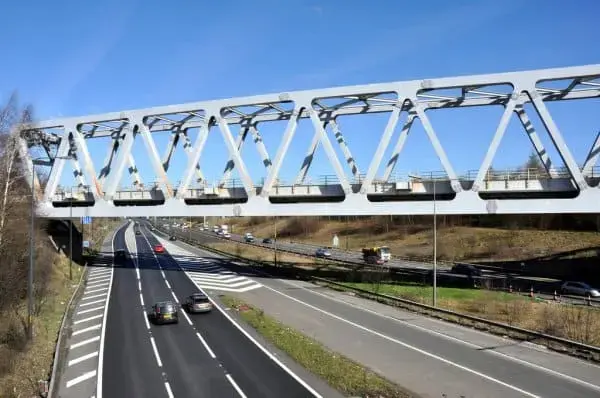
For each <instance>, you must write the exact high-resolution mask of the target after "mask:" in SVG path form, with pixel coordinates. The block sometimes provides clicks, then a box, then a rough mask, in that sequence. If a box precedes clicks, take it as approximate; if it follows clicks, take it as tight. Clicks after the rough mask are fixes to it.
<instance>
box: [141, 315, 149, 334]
mask: <svg viewBox="0 0 600 398" xmlns="http://www.w3.org/2000/svg"><path fill="white" fill-rule="evenodd" d="M142 314H144V321H146V329H148V330H150V322H148V314H146V312H144V311H142Z"/></svg>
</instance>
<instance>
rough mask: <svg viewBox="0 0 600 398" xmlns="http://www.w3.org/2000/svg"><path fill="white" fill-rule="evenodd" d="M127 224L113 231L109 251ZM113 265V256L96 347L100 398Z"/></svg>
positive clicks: (97, 391)
mask: <svg viewBox="0 0 600 398" xmlns="http://www.w3.org/2000/svg"><path fill="white" fill-rule="evenodd" d="M129 225H131V222H130V223H129ZM129 225H128V226H127V227H125V226H123V227H121V228H119V229H117V230H116V231H115V233H114V235H113V238H112V241H111V243H110V245H111V251H112V252H113V253H114V252H115V238H116V236H117V233H119V231H121V230H122V229H123V228H125V230H127V228H129ZM114 266H115V259H114V256H113V259H112V268H111V269H110V282H109V285H108V292H107V293H106V302H105V303H104V317H103V318H102V331H101V332H100V348H99V349H98V351H99V357H98V377H97V378H96V397H98V398H102V388H103V385H102V375H103V371H104V337H105V336H106V319H107V318H108V316H107V315H108V305H109V304H110V293H111V291H112V285H113V277H114V275H115V273H114Z"/></svg>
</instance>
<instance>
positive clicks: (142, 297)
mask: <svg viewBox="0 0 600 398" xmlns="http://www.w3.org/2000/svg"><path fill="white" fill-rule="evenodd" d="M140 303H142V307H143V306H144V305H145V304H144V296H142V293H140Z"/></svg>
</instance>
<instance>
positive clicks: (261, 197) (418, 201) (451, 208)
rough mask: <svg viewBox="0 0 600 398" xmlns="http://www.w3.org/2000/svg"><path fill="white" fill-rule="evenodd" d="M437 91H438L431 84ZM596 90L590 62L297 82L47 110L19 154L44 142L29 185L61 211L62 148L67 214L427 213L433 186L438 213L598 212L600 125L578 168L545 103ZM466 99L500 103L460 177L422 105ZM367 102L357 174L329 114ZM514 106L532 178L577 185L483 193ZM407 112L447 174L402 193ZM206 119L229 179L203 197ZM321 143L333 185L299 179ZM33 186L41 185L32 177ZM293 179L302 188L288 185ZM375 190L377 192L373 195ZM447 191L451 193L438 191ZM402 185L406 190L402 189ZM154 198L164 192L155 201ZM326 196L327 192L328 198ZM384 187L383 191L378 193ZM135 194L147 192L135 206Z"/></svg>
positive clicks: (44, 204) (461, 103)
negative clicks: (306, 131) (258, 162)
mask: <svg viewBox="0 0 600 398" xmlns="http://www.w3.org/2000/svg"><path fill="white" fill-rule="evenodd" d="M557 82H562V87H561V88H556V86H557V84H556V83H557ZM550 83H554V84H550ZM441 90H443V91H444V94H440V93H439V92H440V91H441ZM448 91H453V92H454V95H452V94H447V92H448ZM597 97H600V65H587V66H578V67H568V68H556V69H544V70H533V71H523V72H510V73H500V74H488V75H476V76H461V77H451V78H439V79H431V80H413V81H403V82H393V83H381V84H370V85H361V86H349V87H336V88H327V89H320V90H307V91H296V92H287V93H280V94H268V95H259V96H252V97H244V98H231V99H222V100H213V101H205V102H196V103H189V104H182V105H171V106H163V107H155V108H148V109H137V110H129V111H123V112H113V113H107V114H102V115H91V116H81V117H71V118H64V119H58V120H51V121H45V122H41V123H39V124H37V125H36V126H35V127H34V128H33V129H29V130H25V131H23V133H22V142H23V156H26V157H28V162H29V163H31V156H30V155H29V154H28V153H25V152H26V148H29V149H31V148H32V147H35V146H42V147H43V148H44V149H45V151H46V153H47V154H48V157H49V160H48V161H45V162H42V161H39V160H38V161H35V163H36V164H37V165H47V166H48V165H49V166H51V171H50V173H49V177H48V179H47V181H46V182H45V183H44V184H42V185H44V186H45V189H44V190H43V193H42V192H41V191H40V193H39V195H40V197H41V198H42V200H41V203H40V210H41V211H42V212H43V214H45V215H47V216H48V217H66V216H67V214H68V213H67V212H68V209H65V208H64V207H60V206H62V205H61V203H59V202H61V201H63V202H64V201H65V200H66V199H65V198H66V196H64V195H63V196H60V195H58V194H59V191H58V184H59V181H60V178H61V176H62V173H63V172H64V168H65V164H66V162H67V161H69V159H70V162H71V163H72V165H73V170H74V173H75V176H76V177H77V178H76V180H77V183H78V185H79V191H80V192H81V191H82V190H83V191H84V192H83V196H81V195H80V197H79V198H78V199H77V198H76V199H75V204H76V205H77V206H76V207H75V208H74V209H73V214H74V215H76V216H80V215H91V216H96V217H108V216H147V215H160V216H184V215H206V214H209V215H224V216H231V215H235V216H239V215H245V216H258V215H263V216H264V215H329V214H357V215H369V214H429V213H431V212H432V204H431V202H430V200H431V197H430V194H431V188H432V187H433V186H434V185H435V187H434V189H435V188H438V193H439V195H440V198H439V199H440V200H438V203H437V206H436V207H437V212H438V213H440V214H486V213H572V212H577V213H596V212H598V211H599V210H600V188H598V186H597V182H598V179H597V178H596V177H594V175H593V169H594V166H595V164H596V163H597V160H598V157H599V156H600V133H599V134H598V136H597V137H596V139H595V141H594V142H593V144H592V147H591V148H590V152H589V155H588V157H587V159H586V161H585V163H584V165H583V166H582V167H580V166H579V165H578V164H577V162H576V161H575V159H574V157H573V155H572V154H571V151H570V150H569V148H568V147H567V145H566V143H565V141H564V139H563V137H562V134H561V133H560V131H559V129H558V127H557V126H556V124H555V122H554V120H553V119H552V116H551V115H550V112H549V111H548V109H547V106H546V103H547V102H550V101H565V100H573V99H584V98H597ZM525 104H532V105H533V108H534V109H535V111H536V112H537V114H538V116H539V117H540V119H541V120H542V122H543V124H544V126H545V127H546V130H547V132H548V134H549V135H550V138H551V140H552V142H553V143H554V144H555V146H556V149H557V151H558V153H559V155H560V157H561V159H562V163H563V164H564V165H565V166H566V169H565V170H563V171H560V170H558V169H555V168H554V167H553V166H552V164H553V163H552V162H551V159H550V158H549V155H548V154H547V152H546V150H545V149H544V148H543V146H542V143H541V140H540V138H539V136H538V134H537V132H536V131H535V129H534V128H533V126H532V124H531V122H530V121H529V116H528V115H527V113H526V112H525V108H524V105H525ZM473 106H502V107H503V108H504V113H503V115H502V117H501V119H500V122H499V124H498V127H497V129H496V133H495V135H494V138H493V139H492V142H491V144H490V146H489V148H488V151H487V154H486V156H485V158H484V160H483V162H482V164H481V165H480V167H479V169H478V170H477V172H476V173H475V174H474V175H473V177H468V178H467V177H464V176H459V175H458V174H457V173H456V171H455V169H454V167H453V166H452V164H451V163H450V161H449V160H448V157H447V156H446V152H445V150H444V148H443V147H442V145H441V143H440V141H439V140H438V137H437V135H436V132H435V130H434V128H433V126H432V124H431V123H430V121H429V118H428V117H427V113H426V111H427V110H431V109H440V108H457V107H461V108H462V107H473ZM371 113H387V114H389V120H388V122H387V125H386V127H385V129H384V131H383V134H382V136H381V139H380V141H379V144H378V147H377V150H376V152H375V155H374V156H373V158H372V160H371V162H370V164H369V165H368V167H367V168H366V173H365V174H361V172H360V169H359V166H358V164H357V163H356V161H355V159H354V158H353V157H352V154H351V152H350V148H349V147H348V145H347V144H346V142H345V140H344V137H343V135H342V128H341V126H340V124H339V117H340V116H343V115H357V114H371ZM513 114H516V115H517V116H518V118H519V120H520V121H521V123H522V125H523V127H524V129H525V132H526V133H527V135H528V137H529V139H530V141H531V143H532V145H533V148H534V149H535V151H536V152H537V154H538V156H539V158H540V161H541V163H542V165H543V166H544V169H545V171H546V175H545V177H544V179H545V180H544V181H545V182H544V181H542V183H541V185H542V186H544V187H545V186H554V187H555V189H554V190H555V191H556V192H558V191H576V193H575V194H574V195H571V196H570V197H568V198H565V197H563V198H560V199H559V198H548V197H543V196H539V195H538V196H535V195H534V194H535V193H538V194H539V192H533V193H532V192H531V191H525V192H521V198H514V197H512V198H507V199H505V198H502V195H500V197H495V198H493V199H489V198H487V199H486V197H485V195H484V193H485V192H488V191H490V188H489V181H490V176H489V173H488V172H489V169H490V166H491V164H492V160H493V159H494V156H495V154H496V151H497V149H498V147H499V144H500V142H501V140H502V137H503V135H504V133H505V130H506V128H507V125H508V123H509V120H510V118H511V116H512V115H513ZM304 119H305V120H306V121H307V122H310V123H311V124H312V126H313V127H314V137H313V140H312V142H311V145H310V147H309V148H308V151H307V154H306V157H305V159H304V162H303V164H302V165H300V167H299V172H298V176H297V178H296V180H295V182H293V183H290V184H287V185H285V184H283V183H281V182H280V181H279V180H278V176H279V174H280V170H281V167H282V163H283V160H284V159H285V157H286V155H287V153H288V150H289V148H290V143H291V141H292V138H293V137H294V134H295V133H296V130H297V126H298V123H299V122H300V121H301V120H304ZM415 119H419V120H420V122H421V124H422V125H423V127H424V130H425V132H426V134H427V136H428V138H429V140H430V142H431V144H432V146H433V149H434V150H435V152H436V154H437V156H438V158H439V160H440V162H441V164H442V166H443V168H444V173H445V175H444V177H443V178H438V179H435V181H433V180H432V179H426V178H420V179H419V182H420V183H421V185H422V186H423V187H424V188H423V189H424V191H422V192H421V193H423V192H425V193H426V194H427V195H421V196H420V197H417V198H415V197H414V195H411V192H408V194H407V192H400V193H398V192H397V191H398V190H399V191H403V190H404V191H407V190H408V191H410V190H411V189H413V188H414V186H413V184H414V183H415V181H416V180H413V181H409V182H406V186H405V187H404V188H398V185H396V188H395V189H396V191H394V189H392V188H390V184H397V182H394V181H392V180H391V176H392V172H393V170H394V167H395V165H396V162H397V160H398V158H399V156H400V154H401V152H402V148H403V146H404V143H405V141H406V138H407V136H408V134H409V132H410V129H411V126H412V124H413V122H414V120H415ZM275 121H287V125H286V127H285V129H284V131H283V132H282V138H281V141H280V143H279V148H278V150H277V152H276V153H275V156H273V157H271V156H270V155H269V153H268V152H267V149H266V147H265V145H264V143H263V141H262V138H261V134H260V126H261V124H262V123H269V122H275ZM398 124H401V126H402V127H401V132H400V136H399V138H398V140H397V142H396V143H395V146H394V149H393V154H392V157H391V159H389V160H388V161H387V163H386V167H385V171H384V173H383V175H382V176H380V177H378V176H377V175H376V174H377V172H378V170H379V168H380V165H381V162H382V161H383V160H384V159H383V156H384V153H385V151H386V149H387V148H388V146H389V145H390V141H391V138H392V135H393V133H394V131H395V130H396V128H397V126H398ZM234 125H238V126H239V127H240V133H239V134H238V136H237V137H233V135H232V133H231V126H234ZM192 128H198V129H199V134H198V136H197V138H196V139H195V141H194V142H191V139H190V137H189V134H188V131H189V129H192ZM328 128H329V129H331V131H332V132H333V134H334V136H335V139H336V141H337V143H338V145H340V146H341V149H342V153H343V154H344V157H345V159H344V160H345V163H346V164H347V165H348V167H350V170H351V173H352V176H353V178H352V179H349V178H347V176H346V174H345V172H344V168H343V162H341V161H340V159H339V158H338V157H337V155H336V154H335V150H334V147H333V144H332V142H331V140H330V138H329V134H328V133H327V129H328ZM213 130H217V131H219V132H220V133H221V135H222V138H223V140H224V143H225V144H226V146H227V150H228V155H229V159H227V160H226V161H224V163H225V170H224V173H223V178H222V179H221V181H220V182H219V183H218V184H216V185H215V187H216V189H217V190H219V189H220V190H221V192H222V191H223V190H225V191H227V190H228V193H227V195H225V196H226V197H223V196H222V195H221V196H219V195H218V194H217V196H216V197H212V198H211V200H208V201H204V202H203V201H202V198H205V196H206V195H208V194H207V192H208V191H207V190H206V187H207V181H205V179H204V176H203V173H202V170H201V169H200V166H199V160H200V157H201V156H202V151H203V148H204V146H205V143H206V140H207V137H208V134H209V132H210V131H213ZM159 131H169V132H171V140H170V142H169V144H168V146H167V148H166V149H165V152H164V154H163V156H162V158H161V157H160V155H159V151H158V149H157V147H156V145H155V142H154V140H153V138H152V134H153V133H155V132H159ZM248 133H250V136H251V137H252V140H253V142H254V144H255V146H256V148H257V150H258V152H259V154H260V156H261V158H262V162H263V164H264V167H265V171H264V179H263V181H264V182H263V183H262V184H260V186H256V185H255V183H254V182H253V181H252V179H251V178H250V175H249V173H248V170H247V168H246V165H245V164H244V162H243V160H242V158H241V155H240V151H241V149H242V145H243V143H244V142H245V141H246V138H247V136H248ZM97 137H111V139H112V140H111V145H110V147H109V149H108V154H107V156H106V160H105V162H104V164H103V165H102V168H101V169H100V170H99V173H97V172H96V167H95V165H94V164H93V163H92V161H91V157H90V154H89V151H88V145H87V144H88V143H90V142H93V139H94V138H97ZM136 139H141V140H142V141H143V142H144V144H145V147H146V150H147V156H148V157H149V160H150V162H151V164H152V167H153V169H154V172H155V174H156V176H157V177H158V183H157V185H156V186H155V187H153V188H152V189H150V188H149V187H144V186H143V182H142V181H141V178H140V176H139V173H138V171H137V168H136V165H135V160H134V159H133V156H132V147H133V143H134V140H136ZM178 145H183V147H184V149H185V153H186V156H187V167H186V168H185V170H184V171H183V173H182V175H181V177H180V178H179V179H178V180H177V182H174V181H170V180H169V179H168V177H167V170H168V169H169V165H170V162H171V160H172V156H173V153H174V150H175V148H176V147H177V146H178ZM319 145H322V146H323V148H324V150H325V153H326V155H327V157H328V159H329V162H330V163H331V165H332V166H333V170H334V171H335V174H336V176H335V179H336V181H335V183H334V184H329V183H327V184H322V183H309V182H307V181H306V175H307V172H308V170H309V168H310V166H311V163H312V158H313V156H314V153H315V150H316V149H317V147H318V146H319ZM126 169H127V170H128V173H129V174H130V176H131V179H132V184H133V185H134V186H135V187H136V188H137V189H138V190H141V191H142V192H145V194H143V195H141V196H139V198H134V199H132V200H131V201H130V202H128V203H126V204H127V206H119V205H116V204H117V201H118V200H121V199H122V198H123V193H122V192H121V191H119V187H118V185H119V183H120V181H121V177H122V175H123V173H124V172H125V170H126ZM234 169H237V172H238V174H239V177H240V180H241V183H242V186H243V188H240V189H238V190H237V191H235V190H231V189H230V187H228V184H227V182H228V180H229V179H230V176H231V172H232V171H233V170H234ZM27 171H28V172H30V173H31V172H33V173H36V171H35V167H30V166H28V168H27ZM29 180H31V178H29V179H28V181H29ZM538 180H540V178H538ZM548 181H550V182H551V183H549V182H548ZM538 183H539V181H538ZM552 183H553V184H554V185H552ZM386 184H387V185H386ZM36 186H37V189H40V190H41V185H39V184H36ZM307 186H308V188H307ZM311 186H312V187H313V192H315V190H316V191H317V192H319V194H317V195H314V194H313V195H312V196H311V199H310V203H307V202H306V201H302V200H300V199H298V198H304V199H306V198H305V197H306V196H309V195H308V194H307V192H309V191H310V187H311ZM557 186H561V188H560V189H559V188H556V187H557ZM282 187H284V188H286V187H287V188H288V190H287V191H286V190H285V189H283V191H285V192H287V193H284V194H282V193H281V191H282ZM302 187H304V189H305V191H302V192H304V194H298V190H299V188H302ZM382 187H383V188H382ZM385 187H387V188H385ZM411 187H413V188H411ZM384 188H385V189H384ZM382 189H383V191H382ZM492 190H493V189H492ZM413 191H414V189H413ZM538 191H539V190H538ZM382 192H386V194H385V195H381V193H382ZM513 192H514V190H513ZM412 193H414V192H412ZM213 194H214V193H213ZM57 195H58V196H60V197H58V196H57ZM132 195H133V194H132ZM144 195H145V196H144ZM286 195H287V196H286ZM448 195H450V196H451V198H450V199H451V200H449V199H448V198H445V199H444V196H448ZM409 196H413V198H411V199H410V200H408V199H407V198H408V197H409ZM488 196H489V195H488ZM57 197H58V199H57ZM156 197H160V198H162V199H161V200H159V201H156V202H153V201H152V200H154V199H156ZM191 197H193V198H196V199H198V200H197V201H196V202H195V203H196V204H190V203H191V202H190V200H189V199H190V198H191ZM332 197H334V198H335V200H329V199H331V198H332ZM383 197H385V199H381V198H383ZM506 197H508V195H507V196H506ZM82 198H83V199H82ZM132 198H133V196H132ZM144 198H145V199H144ZM278 198H279V199H278ZM282 198H284V199H285V200H284V199H282ZM70 200H73V199H70ZM144 200H147V201H149V202H148V203H144V204H145V206H141V205H140V204H142V202H143V201H144ZM274 202H276V203H274Z"/></svg>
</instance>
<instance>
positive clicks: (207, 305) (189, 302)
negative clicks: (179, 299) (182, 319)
mask: <svg viewBox="0 0 600 398" xmlns="http://www.w3.org/2000/svg"><path fill="white" fill-rule="evenodd" d="M183 307H184V308H185V310H186V311H187V312H189V313H193V314H195V313H199V312H210V311H211V310H212V307H213V306H212V303H211V302H210V300H209V299H208V297H207V296H206V295H205V294H204V293H194V294H192V295H190V296H188V297H187V298H186V300H185V302H184V304H183Z"/></svg>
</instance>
